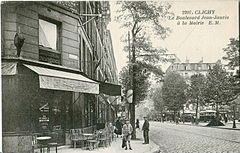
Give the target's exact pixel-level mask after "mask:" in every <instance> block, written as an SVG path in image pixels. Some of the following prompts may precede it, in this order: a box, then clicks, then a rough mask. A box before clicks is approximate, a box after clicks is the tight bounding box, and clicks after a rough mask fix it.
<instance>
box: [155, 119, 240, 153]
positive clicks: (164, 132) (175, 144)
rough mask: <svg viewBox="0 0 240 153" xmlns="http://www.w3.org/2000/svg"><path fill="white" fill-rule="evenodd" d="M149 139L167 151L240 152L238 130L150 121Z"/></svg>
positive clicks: (163, 150) (184, 152)
mask: <svg viewBox="0 0 240 153" xmlns="http://www.w3.org/2000/svg"><path fill="white" fill-rule="evenodd" d="M150 126H151V128H150V139H151V140H152V141H153V142H155V143H156V144H157V145H159V146H160V148H161V151H162V152H168V153H176V152H182V153H190V152H191V153H192V152H199V153H203V152H209V153H220V152H221V153H222V152H228V153H240V131H239V130H227V129H217V128H209V127H197V126H189V125H181V124H179V125H176V124H172V123H160V122H151V123H150Z"/></svg>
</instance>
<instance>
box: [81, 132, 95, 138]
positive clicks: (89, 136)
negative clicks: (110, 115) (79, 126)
mask: <svg viewBox="0 0 240 153" xmlns="http://www.w3.org/2000/svg"><path fill="white" fill-rule="evenodd" d="M82 135H83V136H84V137H86V138H87V139H89V138H92V137H93V135H94V134H92V133H83V134H82Z"/></svg>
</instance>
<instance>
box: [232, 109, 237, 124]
mask: <svg viewBox="0 0 240 153" xmlns="http://www.w3.org/2000/svg"><path fill="white" fill-rule="evenodd" d="M235 108H236V105H235V104H234V106H233V128H237V126H236V122H235V120H236V110H235Z"/></svg>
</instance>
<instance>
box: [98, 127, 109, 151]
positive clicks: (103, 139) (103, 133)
mask: <svg viewBox="0 0 240 153" xmlns="http://www.w3.org/2000/svg"><path fill="white" fill-rule="evenodd" d="M98 140H99V146H102V147H107V135H106V131H105V130H101V131H100V133H99V138H98Z"/></svg>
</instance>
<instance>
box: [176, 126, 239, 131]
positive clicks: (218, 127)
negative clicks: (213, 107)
mask: <svg viewBox="0 0 240 153" xmlns="http://www.w3.org/2000/svg"><path fill="white" fill-rule="evenodd" d="M180 125H187V126H197V127H208V128H216V129H226V130H237V131H240V129H239V128H225V127H223V126H206V125H191V124H180Z"/></svg>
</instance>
